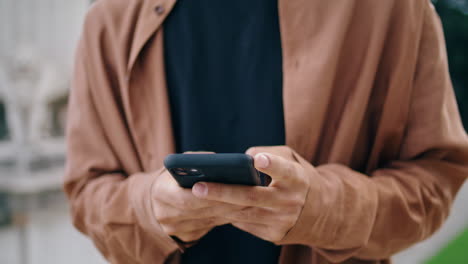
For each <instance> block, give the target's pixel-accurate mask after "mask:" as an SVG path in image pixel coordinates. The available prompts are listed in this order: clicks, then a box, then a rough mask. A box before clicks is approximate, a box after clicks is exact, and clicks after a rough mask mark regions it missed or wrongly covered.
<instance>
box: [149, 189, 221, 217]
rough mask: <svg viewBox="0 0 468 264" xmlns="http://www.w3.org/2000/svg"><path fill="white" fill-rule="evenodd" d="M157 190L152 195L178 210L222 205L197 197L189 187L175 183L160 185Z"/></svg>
mask: <svg viewBox="0 0 468 264" xmlns="http://www.w3.org/2000/svg"><path fill="white" fill-rule="evenodd" d="M158 190H159V191H158V192H155V193H153V197H155V198H156V199H157V200H159V201H161V202H164V203H165V204H168V205H171V206H173V207H175V208H177V209H180V210H197V209H202V208H210V207H213V206H221V205H224V203H221V202H218V201H211V200H207V199H201V198H198V197H196V196H194V195H193V193H192V190H191V189H185V188H182V187H180V186H179V185H178V184H177V183H174V184H169V185H168V186H166V188H163V187H161V188H159V189H158Z"/></svg>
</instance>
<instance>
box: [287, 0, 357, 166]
mask: <svg viewBox="0 0 468 264" xmlns="http://www.w3.org/2000/svg"><path fill="white" fill-rule="evenodd" d="M353 6H354V0H353V1H344V2H341V1H340V3H339V4H332V3H329V1H310V0H295V1H287V0H279V15H280V29H281V41H282V50H283V51H282V52H283V104H284V118H285V129H286V144H287V145H288V146H290V147H292V148H293V149H295V150H296V151H297V152H298V153H299V154H301V155H302V156H303V157H304V158H306V159H307V160H309V161H311V162H313V163H317V161H318V156H319V155H320V153H318V152H317V149H318V147H319V146H320V142H319V141H320V138H321V134H320V133H321V131H322V128H323V126H324V123H325V122H326V113H327V110H328V106H329V101H330V100H331V98H332V91H333V89H332V86H333V82H334V79H335V75H336V69H337V64H338V60H339V55H340V52H339V51H340V50H341V44H342V43H343V38H344V37H345V35H346V31H347V27H346V26H345V25H348V24H349V20H350V19H351V15H352V12H353ZM330 18H333V19H330Z"/></svg>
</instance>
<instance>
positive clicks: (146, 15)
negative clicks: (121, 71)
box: [127, 0, 177, 75]
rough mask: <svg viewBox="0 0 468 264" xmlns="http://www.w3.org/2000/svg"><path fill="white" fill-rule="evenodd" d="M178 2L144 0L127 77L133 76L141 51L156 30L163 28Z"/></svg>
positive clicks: (174, 0)
mask: <svg viewBox="0 0 468 264" xmlns="http://www.w3.org/2000/svg"><path fill="white" fill-rule="evenodd" d="M176 1H177V0H143V6H142V8H141V13H140V14H139V18H138V24H137V25H136V29H135V37H134V41H133V43H132V45H131V48H130V57H129V59H128V64H127V75H130V74H131V72H132V69H133V66H134V65H135V62H136V60H137V58H138V55H139V54H140V52H141V50H142V49H143V47H144V46H145V44H146V43H147V42H148V40H149V39H150V38H151V36H153V34H154V33H155V32H156V30H157V29H159V28H160V27H161V25H162V23H163V22H164V20H165V18H166V17H167V16H168V14H169V13H170V12H171V10H172V8H173V7H174V5H175V3H176Z"/></svg>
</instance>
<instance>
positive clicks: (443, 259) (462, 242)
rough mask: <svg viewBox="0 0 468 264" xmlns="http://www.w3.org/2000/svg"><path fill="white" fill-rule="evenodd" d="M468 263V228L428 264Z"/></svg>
mask: <svg viewBox="0 0 468 264" xmlns="http://www.w3.org/2000/svg"><path fill="white" fill-rule="evenodd" d="M466 263H468V228H467V229H466V230H465V231H464V232H463V233H461V234H460V235H459V236H458V237H457V238H456V239H455V240H454V241H452V242H450V243H449V244H448V245H447V246H446V247H445V248H443V249H442V250H441V251H440V252H439V253H438V254H437V255H436V256H435V257H433V258H432V259H430V260H429V261H427V262H426V264H466Z"/></svg>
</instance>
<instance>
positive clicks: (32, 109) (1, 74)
mask: <svg viewBox="0 0 468 264" xmlns="http://www.w3.org/2000/svg"><path fill="white" fill-rule="evenodd" d="M89 2H90V1H89V0H73V1H62V0H0V103H1V104H3V105H4V106H5V109H6V115H7V123H8V130H9V131H8V132H9V133H8V134H9V135H8V137H7V139H6V140H3V141H0V192H2V193H7V194H8V197H9V202H10V205H11V207H12V212H13V225H10V226H7V227H2V228H0V252H2V253H1V254H0V263H8V264H33V263H34V264H36V263H37V264H40V263H48V264H59V263H60V264H61V263H69V264H73V263H77V264H78V263H103V261H102V258H101V257H100V256H99V254H98V253H97V251H96V250H95V248H94V247H93V246H92V243H91V242H90V241H89V240H88V239H86V238H85V237H84V236H82V235H81V234H79V233H78V232H77V231H76V230H75V229H74V228H73V227H72V226H71V221H70V216H69V213H68V208H67V203H66V202H65V199H64V197H63V194H62V193H61V191H60V190H61V178H62V175H63V161H64V156H65V152H64V151H65V145H64V138H63V133H52V132H53V130H54V129H55V127H54V125H56V124H54V125H53V124H52V123H53V120H56V119H57V117H58V119H60V115H63V114H64V113H57V109H56V108H55V106H56V105H54V104H55V103H57V101H59V102H60V103H64V102H65V101H66V97H67V94H68V88H69V80H70V73H71V65H72V61H73V51H74V49H75V45H76V42H77V40H78V36H79V32H80V29H81V25H82V21H83V18H84V14H85V11H86V10H87V8H88V6H89Z"/></svg>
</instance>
